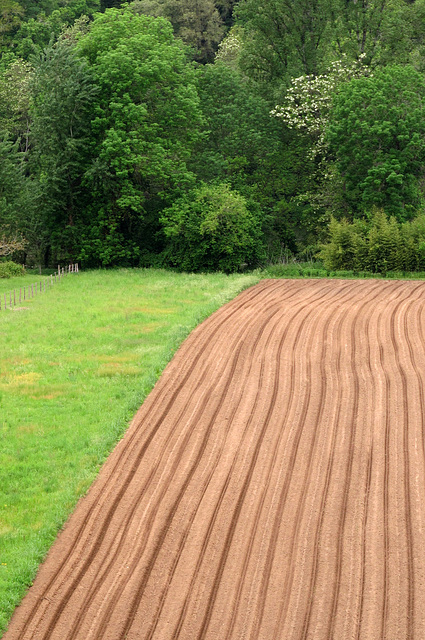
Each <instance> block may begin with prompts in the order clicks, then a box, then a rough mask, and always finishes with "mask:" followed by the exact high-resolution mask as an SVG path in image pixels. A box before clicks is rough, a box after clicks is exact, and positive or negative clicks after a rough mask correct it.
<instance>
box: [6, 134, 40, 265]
mask: <svg viewBox="0 0 425 640" xmlns="http://www.w3.org/2000/svg"><path fill="white" fill-rule="evenodd" d="M23 159H24V154H23V153H21V152H20V151H19V148H18V143H17V142H15V143H13V142H11V141H10V140H8V139H7V138H3V139H0V238H1V246H2V252H1V253H0V255H8V253H10V251H8V249H7V247H9V248H11V249H12V250H15V249H16V250H18V249H21V248H22V247H21V244H20V243H21V242H22V236H24V235H25V233H24V231H25V224H24V220H25V218H26V217H27V216H31V214H32V210H33V201H32V197H31V192H30V181H29V179H28V178H27V177H26V176H25V173H24V164H23Z"/></svg>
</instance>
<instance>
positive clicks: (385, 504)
mask: <svg viewBox="0 0 425 640" xmlns="http://www.w3.org/2000/svg"><path fill="white" fill-rule="evenodd" d="M379 325H380V322H378V327H379ZM379 362H380V365H381V369H382V372H383V375H384V377H385V440H384V452H385V453H384V460H385V468H384V485H383V508H384V567H383V569H384V586H383V603H384V605H383V607H382V620H381V634H380V638H381V640H385V638H386V627H387V617H388V565H389V550H388V540H389V531H388V529H389V527H388V501H389V496H388V487H389V459H390V415H391V414H390V410H391V407H390V390H391V382H390V377H389V375H388V371H387V370H386V368H385V363H384V347H383V344H382V342H380V343H379Z"/></svg>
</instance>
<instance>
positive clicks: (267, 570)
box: [226, 286, 352, 638]
mask: <svg viewBox="0 0 425 640" xmlns="http://www.w3.org/2000/svg"><path fill="white" fill-rule="evenodd" d="M346 288H348V287H344V288H343V289H341V290H339V291H338V294H339V295H338V301H341V293H342V292H343V291H344V290H345V289H346ZM350 289H352V286H351V287H350ZM350 294H351V291H350ZM323 304H329V300H328V299H327V300H325V301H324V303H323ZM322 306H323V305H322ZM317 311H318V309H317V307H315V308H314V309H312V310H311V312H310V313H309V314H308V315H307V316H306V317H305V318H304V320H303V325H304V324H305V322H306V321H307V319H308V318H309V317H310V316H311V315H313V314H315V315H316V316H318V313H317ZM302 329H303V326H300V328H299V330H298V333H297V335H296V339H295V342H294V345H293V347H292V349H291V353H292V361H291V373H290V376H289V377H290V380H291V391H290V402H289V406H288V409H287V411H286V412H285V415H284V421H283V423H282V425H281V426H280V429H279V433H280V437H279V442H280V440H281V437H282V436H283V434H284V432H285V428H286V426H287V423H288V420H289V416H290V411H291V407H292V404H293V400H294V398H295V397H296V394H295V388H294V385H295V366H296V361H297V345H298V343H299V341H300V338H301V335H302ZM307 408H308V407H307V404H306V403H305V404H304V407H303V409H302V413H301V418H300V420H299V421H298V430H297V432H296V434H295V438H294V443H293V447H292V450H291V453H290V456H289V462H288V465H287V469H286V474H285V480H284V482H283V489H282V491H281V494H280V498H279V502H278V507H277V511H276V516H275V518H274V524H273V526H272V533H271V536H270V542H269V546H268V551H267V554H266V562H265V567H264V570H263V571H262V581H261V586H260V589H259V605H257V615H256V625H255V627H254V629H253V630H252V632H251V638H257V637H258V632H259V629H260V627H261V622H262V619H263V615H264V606H265V600H266V595H267V590H268V584H269V580H270V574H271V568H272V565H273V561H274V553H275V549H276V542H277V538H278V533H279V528H280V524H281V521H282V514H283V510H284V506H285V504H286V497H287V493H288V490H289V486H290V482H291V478H292V470H293V468H294V466H295V464H296V459H297V454H298V448H299V443H300V440H301V436H302V432H303V423H304V418H303V416H304V417H305V415H304V414H305V413H306V412H307ZM277 453H278V447H277V448H276V449H275V451H274V457H276V455H277ZM242 586H243V585H242V582H240V586H239V592H240V591H241V589H242ZM239 596H240V593H239ZM237 606H238V601H237ZM236 614H237V607H236V608H235V611H234V613H233V616H232V622H231V626H230V630H229V631H228V632H227V636H226V637H227V638H230V637H231V631H232V629H233V626H234V624H235V621H236Z"/></svg>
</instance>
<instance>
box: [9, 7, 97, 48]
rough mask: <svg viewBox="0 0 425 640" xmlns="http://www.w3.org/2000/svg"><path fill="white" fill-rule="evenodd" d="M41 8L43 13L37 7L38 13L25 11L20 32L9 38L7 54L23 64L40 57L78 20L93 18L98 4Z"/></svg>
mask: <svg viewBox="0 0 425 640" xmlns="http://www.w3.org/2000/svg"><path fill="white" fill-rule="evenodd" d="M0 1H1V0H0ZM7 1H8V0H7ZM29 4H31V5H32V6H34V5H33V3H29ZM41 6H42V7H44V8H43V10H40V7H39V8H38V11H37V12H33V11H28V13H26V14H25V17H26V18H27V19H26V20H22V21H21V22H20V25H19V28H16V29H15V31H14V33H13V35H11V36H10V38H9V42H8V46H7V48H8V50H9V51H13V53H14V54H15V55H16V56H18V57H20V58H23V59H24V60H28V59H29V58H30V57H31V56H32V55H34V54H38V53H40V52H41V51H42V50H43V48H44V47H47V45H48V44H49V42H51V41H52V40H53V41H55V40H56V39H57V38H58V37H59V36H60V34H61V33H62V31H63V30H64V29H65V28H66V27H69V26H71V25H72V24H73V23H74V22H75V20H77V19H78V18H79V17H80V16H83V15H87V16H92V15H93V14H94V13H95V12H96V11H98V10H99V7H100V4H99V0H68V1H65V2H57V1H54V2H53V1H52V2H50V3H47V2H46V3H45V4H43V5H41ZM0 51H1V48H0Z"/></svg>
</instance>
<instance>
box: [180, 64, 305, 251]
mask: <svg viewBox="0 0 425 640" xmlns="http://www.w3.org/2000/svg"><path fill="white" fill-rule="evenodd" d="M197 75H198V92H199V96H200V100H201V109H202V112H203V114H204V125H203V128H202V134H203V135H202V137H201V138H200V140H199V142H198V143H197V145H196V146H195V149H194V151H193V153H192V156H191V160H190V163H189V168H190V169H191V170H192V171H193V172H194V173H195V174H196V175H197V176H198V178H199V179H201V180H203V181H205V182H212V183H214V182H222V181H225V182H228V183H229V184H230V185H231V186H232V188H234V189H236V190H237V191H239V192H240V193H242V194H243V195H244V196H245V197H246V198H247V200H248V201H249V202H251V203H255V204H256V206H258V207H260V208H261V210H262V212H263V213H262V226H263V230H264V231H265V234H266V236H267V244H268V253H269V254H273V255H276V256H277V255H279V254H280V252H281V251H282V250H286V249H287V248H290V249H292V250H294V249H295V242H294V227H295V226H296V225H297V222H298V221H297V219H296V214H295V211H294V208H293V207H291V205H290V204H288V201H287V199H288V197H290V196H291V195H292V194H293V192H294V190H295V188H296V185H298V186H299V184H300V182H301V181H302V177H301V175H300V171H301V167H298V166H297V165H295V163H296V162H297V159H296V153H293V151H292V148H290V147H289V140H288V135H286V132H285V131H284V130H283V129H282V127H281V124H280V122H278V120H277V119H276V118H271V117H270V105H269V103H268V102H267V101H266V100H265V98H263V97H262V96H261V95H259V93H258V91H257V87H256V85H255V84H253V83H252V82H249V81H247V79H246V78H245V77H244V76H242V75H241V73H240V72H238V71H237V70H235V69H234V68H232V67H228V66H227V65H225V64H224V63H221V62H217V63H216V64H214V65H206V66H205V67H202V68H200V69H199V71H198V74H197ZM289 138H291V140H294V136H291V134H289ZM300 155H301V154H300ZM302 163H303V165H304V166H305V165H306V164H308V161H307V162H306V158H305V154H302ZM306 171H307V172H308V167H307V168H306Z"/></svg>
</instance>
